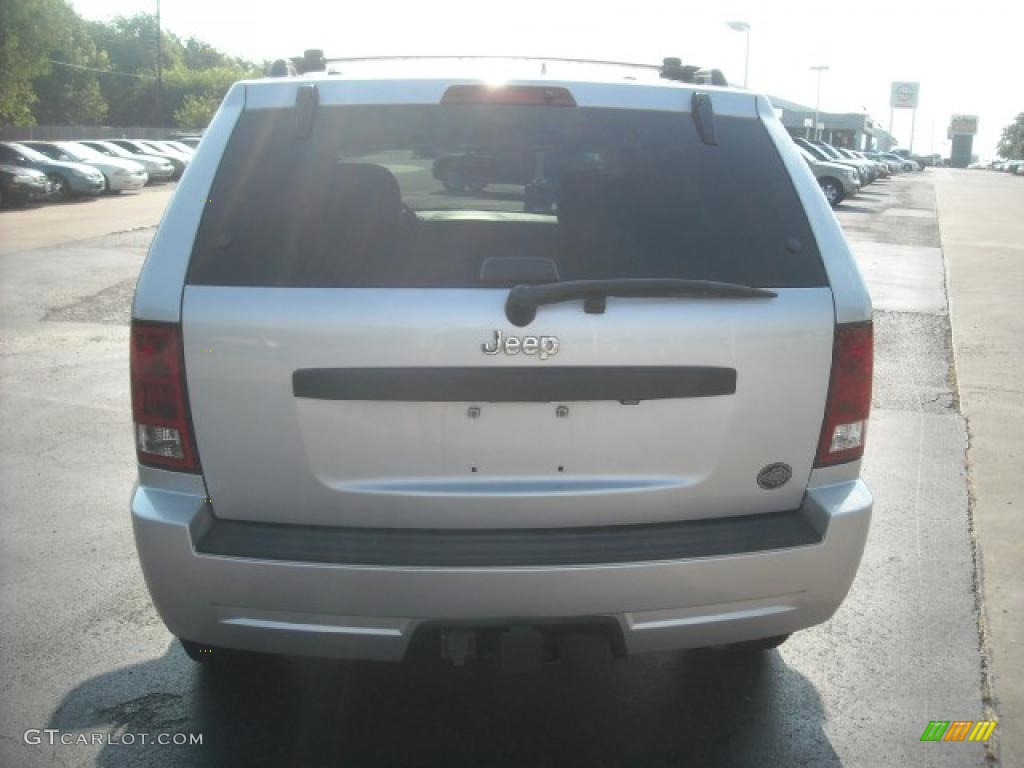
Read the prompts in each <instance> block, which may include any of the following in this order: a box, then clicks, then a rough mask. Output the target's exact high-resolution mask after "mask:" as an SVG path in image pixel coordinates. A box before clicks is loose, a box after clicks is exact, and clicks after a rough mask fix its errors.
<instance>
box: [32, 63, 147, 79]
mask: <svg viewBox="0 0 1024 768" xmlns="http://www.w3.org/2000/svg"><path fill="white" fill-rule="evenodd" d="M47 61H48V62H50V63H51V64H56V65H57V66H58V67H68V68H70V69H84V70H85V71H86V72H99V73H100V74H103V75H120V76H121V77H137V78H139V79H140V80H156V76H155V75H137V74H135V73H133V72H115V71H114V70H112V69H96V68H95V67H83V66H82V65H81V64H69V63H68V62H66V61H57V60H56V59H47Z"/></svg>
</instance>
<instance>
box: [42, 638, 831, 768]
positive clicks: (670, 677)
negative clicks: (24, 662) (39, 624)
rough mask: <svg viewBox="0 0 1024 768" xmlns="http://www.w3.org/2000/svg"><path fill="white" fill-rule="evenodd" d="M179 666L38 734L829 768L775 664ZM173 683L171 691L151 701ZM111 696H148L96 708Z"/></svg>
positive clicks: (275, 752) (235, 758)
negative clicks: (517, 671) (180, 735)
mask: <svg viewBox="0 0 1024 768" xmlns="http://www.w3.org/2000/svg"><path fill="white" fill-rule="evenodd" d="M189 663H190V662H188V661H187V660H186V659H185V657H184V655H183V654H182V653H181V651H180V650H179V649H178V648H177V645H176V644H175V645H172V647H171V648H169V649H168V652H167V653H166V654H165V655H164V656H163V657H161V658H159V659H155V660H153V661H148V662H144V663H142V664H138V665H133V666H130V667H124V668H121V669H118V670H115V671H112V672H110V673H107V674H105V675H101V676H99V677H96V678H93V679H91V680H89V681H87V682H85V683H83V684H82V685H80V686H78V687H77V688H75V689H74V690H73V691H71V692H70V693H69V694H68V695H67V696H66V697H65V699H64V700H63V701H62V702H61V704H60V706H59V707H58V708H57V710H56V711H55V713H54V715H53V716H52V718H51V720H50V723H49V725H48V727H49V728H59V729H62V730H65V731H74V732H92V731H101V732H108V731H109V732H112V733H123V732H130V733H150V734H152V736H151V738H155V737H156V734H157V733H160V732H166V733H175V732H191V733H201V734H203V744H202V746H193V747H184V746H147V747H142V746H139V745H134V746H124V745H109V746H105V747H103V751H102V752H101V753H100V755H99V757H98V759H97V762H96V764H97V765H99V766H103V767H104V768H108V767H113V766H118V767H120V766H136V765H140V764H145V765H147V766H164V765H167V766H170V765H175V766H178V765H180V766H185V765H187V766H196V767H197V768H206V767H207V766H209V767H211V768H212V767H213V766H216V767H218V768H223V767H224V766H236V765H237V766H259V765H273V766H282V765H292V766H299V765H302V766H305V765H310V766H327V765H330V766H379V765H388V766H412V765H415V766H425V765H444V766H461V765H466V766H474V767H475V766H481V765H487V766H501V765H516V766H523V765H530V766H542V765H551V766H559V767H560V768H562V767H564V766H574V765H581V766H613V765H623V766H630V767H631V768H632V767H633V766H646V765H650V766H655V765H656V766H675V765H678V766H689V765H700V766H718V765H721V766H725V765H730V766H731V765H736V766H741V765H742V766H748V765H814V766H834V765H840V760H839V758H838V756H837V755H836V753H835V751H834V750H833V749H832V746H831V744H830V743H829V740H828V738H827V737H826V735H825V734H824V732H823V730H822V723H823V721H824V718H825V716H824V713H823V709H822V703H821V698H820V696H819V694H818V692H817V690H815V688H814V687H813V686H812V685H811V684H810V683H809V682H808V680H807V679H806V678H805V677H804V676H803V675H801V674H800V673H798V672H796V671H795V670H794V669H793V668H792V667H790V666H788V665H787V664H786V663H785V661H784V660H783V657H782V656H781V655H780V654H779V652H777V651H772V652H769V653H765V654H763V655H762V656H760V657H755V658H754V659H752V660H751V659H747V660H745V661H736V660H733V661H728V660H726V659H724V658H720V657H719V655H718V654H709V653H680V654H659V655H652V656H644V657H637V658H634V659H631V660H629V661H615V662H592V663H581V664H577V665H558V666H553V667H550V668H548V669H545V670H544V671H543V672H542V673H541V674H538V675H535V676H509V675H504V674H502V673H500V672H498V671H497V670H496V669H494V668H492V667H481V666H467V667H464V668H460V669H456V668H453V667H451V666H449V665H447V664H446V663H442V662H440V661H439V660H438V661H435V660H432V659H431V660H417V661H416V662H413V663H406V664H374V663H363V664H352V663H340V662H330V661H319V660H280V661H274V662H271V663H268V664H266V665H263V666H258V667H229V668H226V669H208V668H196V669H195V670H187V671H184V672H183V667H184V665H187V664H189ZM175 680H178V681H185V690H184V691H183V692H182V693H168V692H160V690H161V689H166V688H167V687H169V683H171V684H172V685H171V687H173V681H175ZM112 689H113V690H117V691H125V690H127V691H131V690H134V691H140V690H147V691H148V693H145V694H144V695H142V696H140V697H137V698H134V699H131V700H130V701H126V702H124V703H122V704H119V705H116V706H112V707H106V708H99V707H97V706H96V704H95V702H96V701H109V700H110V691H111V690H112ZM65 749H71V748H65ZM66 754H68V755H69V756H70V754H71V753H66ZM75 764H79V763H77V762H76V763H75Z"/></svg>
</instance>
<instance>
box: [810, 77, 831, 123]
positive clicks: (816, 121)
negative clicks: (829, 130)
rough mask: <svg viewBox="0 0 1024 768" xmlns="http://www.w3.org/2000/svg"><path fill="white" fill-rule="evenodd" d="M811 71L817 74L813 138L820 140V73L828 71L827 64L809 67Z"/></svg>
mask: <svg viewBox="0 0 1024 768" xmlns="http://www.w3.org/2000/svg"><path fill="white" fill-rule="evenodd" d="M811 70H813V71H814V72H817V73H818V95H817V96H816V97H815V98H814V138H815V139H820V138H821V136H819V135H818V112H819V110H820V109H821V73H822V72H826V71H828V64H819V65H818V66H815V67H811Z"/></svg>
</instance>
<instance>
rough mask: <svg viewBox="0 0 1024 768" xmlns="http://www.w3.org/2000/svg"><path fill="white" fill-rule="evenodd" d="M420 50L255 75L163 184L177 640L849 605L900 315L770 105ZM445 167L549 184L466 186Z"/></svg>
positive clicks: (325, 638)
mask: <svg viewBox="0 0 1024 768" xmlns="http://www.w3.org/2000/svg"><path fill="white" fill-rule="evenodd" d="M407 66H411V67H413V68H415V67H416V66H417V64H416V63H415V62H408V63H407ZM429 66H430V67H432V68H433V71H434V72H435V73H436V74H433V75H429V74H424V73H423V72H419V71H418V72H417V74H416V76H415V77H412V78H408V79H405V78H402V77H395V76H394V72H395V70H393V69H391V70H387V69H384V68H383V67H382V65H380V64H378V63H367V62H363V63H359V62H353V63H351V64H350V65H346V66H345V67H344V72H345V74H344V75H337V74H331V75H330V76H327V74H326V72H324V73H321V74H319V75H318V74H316V73H312V74H310V73H307V74H306V75H305V76H304V77H301V78H295V77H279V78H269V79H265V80H257V81H247V82H242V83H237V84H235V85H234V86H233V88H232V89H231V90H230V92H229V93H228V95H227V96H226V98H225V99H224V101H223V103H222V105H221V107H220V109H219V111H218V112H217V114H216V116H215V118H214V120H213V122H212V124H211V126H210V127H209V129H208V130H207V132H206V134H205V136H204V138H203V141H202V145H201V148H200V149H199V151H198V152H197V153H196V155H195V159H194V160H193V163H192V166H191V168H190V170H189V172H188V173H187V174H186V175H185V176H184V178H183V179H182V181H181V188H180V189H179V190H178V191H177V194H175V195H174V197H173V198H172V199H171V201H170V203H169V205H168V208H167V210H166V212H165V214H164V217H163V220H162V221H161V224H160V228H159V230H158V232H157V234H156V236H155V238H154V240H153V243H152V245H151V247H150V250H149V253H148V256H147V258H146V262H145V265H144V267H143V269H142V272H141V275H140V278H139V282H138V286H137V289H136V294H135V300H134V304H133V310H132V329H131V382H132V384H131V388H132V407H133V419H134V423H135V438H136V444H137V451H138V457H137V458H138V483H137V485H136V487H135V490H134V493H133V496H132V500H131V516H132V521H133V525H134V531H135V540H136V544H137V548H138V553H139V558H140V561H141V565H142V570H143V573H144V575H145V578H146V582H147V584H148V587H149V590H150V593H151V595H152V598H153V601H154V603H155V605H156V608H157V610H158V611H159V613H160V616H161V617H162V618H163V620H164V622H165V623H166V625H167V627H168V628H169V629H170V631H171V632H172V633H173V634H174V635H176V636H177V637H179V638H180V639H181V640H182V643H183V645H184V647H185V650H186V651H187V652H188V653H189V655H190V656H191V657H192V658H194V659H196V660H197V661H208V662H216V661H218V660H220V659H224V658H232V657H233V656H234V654H233V653H232V652H233V651H250V652H264V653H275V654H300V655H302V654H305V655H316V656H326V657H337V658H347V659H379V660H392V661H397V660H400V659H402V658H404V657H405V656H406V654H407V651H408V650H409V649H410V647H411V646H413V645H414V643H415V644H416V645H417V647H421V646H419V643H427V644H428V647H429V645H430V644H434V646H435V647H436V648H437V649H438V650H439V652H440V653H441V654H443V655H444V656H445V657H446V658H449V659H451V660H452V661H453V662H454V663H456V664H461V663H464V662H466V661H467V660H469V659H472V658H474V657H476V656H478V655H484V656H486V655H489V654H494V655H496V656H497V657H498V658H500V659H501V661H502V663H503V664H506V665H507V666H509V667H511V668H516V669H522V668H536V667H537V666H539V664H540V663H541V662H542V661H544V660H545V659H551V658H553V657H555V656H556V655H557V654H559V653H560V652H561V651H562V650H564V638H565V637H566V636H567V635H568V634H572V635H574V636H580V635H582V636H585V637H587V638H591V639H592V640H594V641H595V642H599V643H607V644H609V645H610V647H611V649H612V650H614V651H615V652H617V653H619V654H633V653H641V652H647V651H668V650H674V649H683V648H693V647H706V646H722V645H729V646H732V647H734V648H736V649H738V650H742V651H743V652H748V651H753V650H759V649H764V648H770V647H773V646H775V645H777V644H778V643H780V642H782V641H783V640H784V639H785V638H786V636H787V635H789V633H791V632H794V631H796V630H799V629H803V628H805V627H810V626H812V625H815V624H818V623H820V622H823V621H826V620H827V619H828V618H829V617H830V616H831V615H832V614H833V613H834V612H835V611H836V609H837V608H838V607H839V605H840V603H841V602H842V600H843V599H844V597H845V595H846V594H847V591H848V590H849V588H850V584H851V582H852V581H853V578H854V575H855V573H856V571H857V567H858V563H859V561H860V558H861V553H862V551H863V549H864V545H865V540H866V537H867V533H868V526H869V521H870V517H871V508H872V497H871V494H870V493H869V491H868V489H867V487H866V486H865V484H864V483H863V481H862V480H861V478H860V469H861V457H862V454H863V451H864V441H865V436H866V429H867V419H868V412H869V409H870V404H871V377H872V355H873V352H872V310H871V301H870V298H869V296H868V293H867V290H866V288H865V285H864V282H863V281H862V279H861V276H860V273H859V272H858V270H857V267H856V264H855V262H854V259H853V257H852V255H851V252H850V249H849V247H848V245H847V243H846V241H845V239H844V237H843V233H842V231H841V229H840V227H839V224H838V223H837V221H836V218H835V216H834V215H833V214H832V211H831V210H830V208H829V206H828V203H827V202H826V200H825V198H824V197H823V195H822V194H821V191H820V189H819V187H818V182H817V181H816V179H815V177H814V174H813V173H812V172H811V171H810V170H809V169H808V167H807V164H806V163H805V162H804V160H803V158H802V157H801V155H800V153H799V152H797V150H796V148H795V147H794V146H793V143H792V141H791V140H790V138H789V136H788V135H787V133H786V131H785V129H784V128H783V126H782V124H781V123H780V122H779V120H778V119H777V117H776V116H775V113H774V111H773V109H772V105H771V103H770V102H769V101H768V99H767V98H765V97H764V96H759V95H757V94H754V93H751V92H749V91H746V90H741V89H733V88H730V87H728V86H725V85H722V84H721V82H720V80H721V78H717V76H716V79H718V80H719V84H717V85H712V84H709V83H707V82H696V83H695V82H690V81H687V80H683V79H682V78H683V77H688V78H690V79H692V78H693V76H692V75H690V74H689V73H688V72H687V74H686V75H684V76H678V77H680V79H665V78H664V77H662V76H661V75H659V71H658V69H657V68H652V69H646V68H641V67H631V68H623V69H622V70H621V71H619V70H618V69H616V68H614V67H610V66H607V65H605V66H591V65H589V64H587V63H582V62H553V61H550V60H549V61H548V62H547V64H546V67H545V68H544V69H542V68H541V67H540V63H539V62H538V61H530V60H525V59H516V60H509V61H507V62H505V66H506V69H505V70H504V72H503V77H502V78H501V80H502V84H501V85H494V82H493V81H494V79H495V78H494V72H495V66H496V63H495V61H493V60H491V61H488V62H486V63H485V64H482V63H480V62H476V61H474V60H472V59H464V58H463V59H453V60H451V61H443V62H438V61H436V60H435V61H431V62H429ZM675 69H676V70H678V69H679V68H678V67H677V68H675ZM674 72H675V70H673V73H670V76H672V77H677V75H675V74H674ZM538 73H541V74H538ZM698 74H699V73H698ZM627 75H628V79H627V78H624V76H627ZM442 157H472V158H475V161H474V163H475V164H474V165H473V166H472V167H473V169H474V173H479V174H480V175H481V176H482V177H483V179H484V180H485V181H487V179H488V177H487V176H486V175H485V174H486V173H488V169H490V168H493V167H494V166H493V162H498V161H500V163H502V164H503V170H502V176H501V178H502V179H507V178H517V177H516V176H515V175H514V174H509V173H506V171H505V170H504V165H505V164H509V163H515V162H521V163H525V164H526V165H527V169H526V171H524V173H525V174H526V175H525V177H522V178H519V180H518V181H516V182H515V183H505V182H496V183H493V184H490V183H489V182H488V185H487V188H486V189H483V188H482V187H478V188H477V189H475V190H474V189H473V188H470V187H469V186H468V185H467V186H466V187H465V188H461V189H457V190H455V191H449V190H447V189H445V188H444V187H443V186H442V184H441V182H439V181H438V180H437V179H436V178H434V176H433V172H432V171H433V166H434V162H435V159H436V158H442ZM492 161H493V162H492ZM257 169H258V170H257ZM491 178H493V176H492V177H491ZM263 179H273V180H274V182H273V183H272V184H267V183H261V180H263ZM209 201H213V203H212V204H211V203H210V202H209Z"/></svg>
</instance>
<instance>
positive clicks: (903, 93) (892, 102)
mask: <svg viewBox="0 0 1024 768" xmlns="http://www.w3.org/2000/svg"><path fill="white" fill-rule="evenodd" d="M920 90H921V84H920V83H908V82H902V81H895V80H894V81H893V84H892V90H891V91H890V93H889V106H890V107H892V108H893V109H917V97H918V93H919V92H920Z"/></svg>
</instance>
